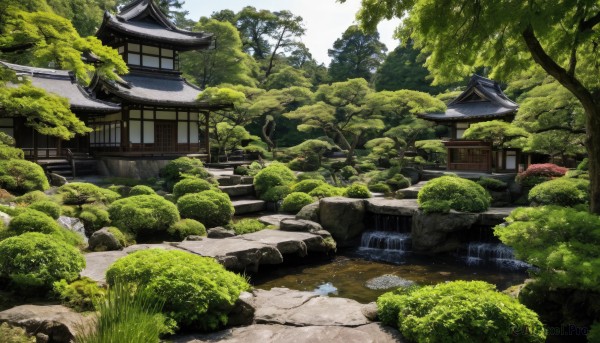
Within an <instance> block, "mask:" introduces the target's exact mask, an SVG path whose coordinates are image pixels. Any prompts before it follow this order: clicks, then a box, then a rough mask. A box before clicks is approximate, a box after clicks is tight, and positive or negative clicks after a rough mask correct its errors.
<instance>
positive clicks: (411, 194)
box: [398, 181, 427, 199]
mask: <svg viewBox="0 0 600 343" xmlns="http://www.w3.org/2000/svg"><path fill="white" fill-rule="evenodd" d="M426 183H427V181H421V182H418V183H415V184H414V185H412V186H410V187H407V188H404V189H400V190H398V193H402V194H403V195H404V199H416V198H417V196H418V195H419V191H420V190H421V188H423V186H425V184H426Z"/></svg>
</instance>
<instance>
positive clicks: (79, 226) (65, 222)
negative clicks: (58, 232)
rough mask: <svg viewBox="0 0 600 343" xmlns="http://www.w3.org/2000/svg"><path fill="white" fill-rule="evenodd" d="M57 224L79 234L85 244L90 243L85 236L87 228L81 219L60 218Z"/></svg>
mask: <svg viewBox="0 0 600 343" xmlns="http://www.w3.org/2000/svg"><path fill="white" fill-rule="evenodd" d="M56 222H57V223H58V225H60V226H62V227H63V228H65V229H67V230H70V231H73V232H76V233H78V234H79V235H80V236H81V237H82V238H83V240H84V241H85V242H87V241H88V238H87V236H86V235H85V226H84V225H83V222H82V221H81V220H79V218H72V217H65V216H60V217H58V219H57V220H56Z"/></svg>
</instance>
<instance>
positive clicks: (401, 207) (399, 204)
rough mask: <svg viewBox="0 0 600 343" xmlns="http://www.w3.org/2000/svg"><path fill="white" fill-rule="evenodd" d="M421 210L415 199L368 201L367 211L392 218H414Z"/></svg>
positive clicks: (375, 199) (378, 199)
mask: <svg viewBox="0 0 600 343" xmlns="http://www.w3.org/2000/svg"><path fill="white" fill-rule="evenodd" d="M418 210H419V204H417V200H414V199H401V200H399V199H381V198H372V199H367V211H368V212H369V213H373V214H384V215H390V216H412V215H413V214H415V213H416V212H417V211H418Z"/></svg>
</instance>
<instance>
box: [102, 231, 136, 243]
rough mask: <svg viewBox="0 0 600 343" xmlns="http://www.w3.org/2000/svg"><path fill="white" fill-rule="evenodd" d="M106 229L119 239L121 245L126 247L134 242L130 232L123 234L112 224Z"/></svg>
mask: <svg viewBox="0 0 600 343" xmlns="http://www.w3.org/2000/svg"><path fill="white" fill-rule="evenodd" d="M107 230H108V232H110V233H111V234H112V235H113V236H114V237H115V238H116V239H117V241H119V244H120V245H121V246H122V247H127V246H130V245H132V244H135V240H134V239H133V237H132V236H131V235H130V234H125V233H123V232H122V231H121V230H119V229H118V228H116V227H114V226H109V227H108V228H107Z"/></svg>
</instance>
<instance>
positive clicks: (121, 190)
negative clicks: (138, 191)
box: [106, 185, 131, 198]
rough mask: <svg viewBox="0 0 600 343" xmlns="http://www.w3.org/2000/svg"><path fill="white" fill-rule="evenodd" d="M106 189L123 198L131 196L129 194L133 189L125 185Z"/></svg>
mask: <svg viewBox="0 0 600 343" xmlns="http://www.w3.org/2000/svg"><path fill="white" fill-rule="evenodd" d="M106 189H108V190H109V191H113V192H115V193H117V194H119V195H120V196H121V197H122V198H125V197H127V196H129V192H131V187H129V186H123V185H111V186H108V187H106Z"/></svg>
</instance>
